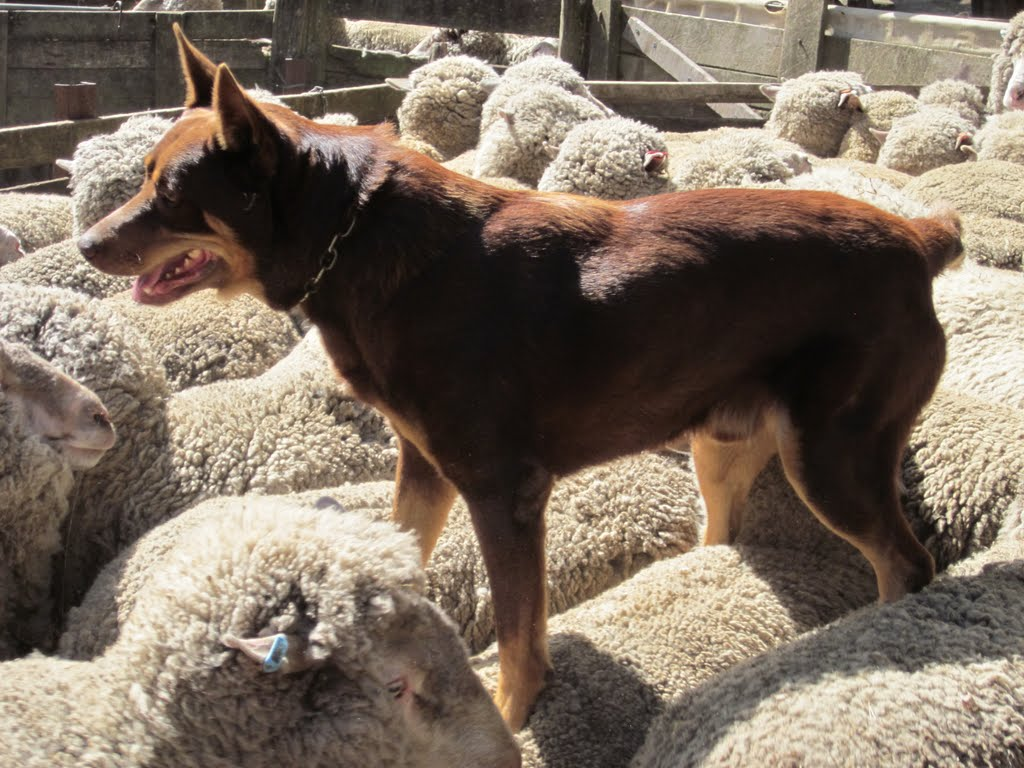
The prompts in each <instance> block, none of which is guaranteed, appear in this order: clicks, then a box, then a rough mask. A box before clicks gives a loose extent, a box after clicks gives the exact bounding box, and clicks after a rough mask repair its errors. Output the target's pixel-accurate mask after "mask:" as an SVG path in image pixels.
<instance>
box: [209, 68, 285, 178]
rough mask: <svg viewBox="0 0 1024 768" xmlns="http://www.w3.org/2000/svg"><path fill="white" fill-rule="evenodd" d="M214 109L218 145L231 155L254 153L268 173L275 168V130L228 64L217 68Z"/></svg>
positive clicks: (214, 86)
mask: <svg viewBox="0 0 1024 768" xmlns="http://www.w3.org/2000/svg"><path fill="white" fill-rule="evenodd" d="M213 109H214V111H215V112H216V113H217V117H218V119H219V122H220V125H219V127H218V130H217V142H218V143H219V144H220V146H221V148H223V149H226V150H230V151H238V152H240V151H243V150H247V149H252V150H255V152H256V155H257V161H258V163H259V166H260V167H261V168H262V169H263V170H264V171H265V172H266V173H269V172H270V171H271V170H272V169H273V168H274V166H276V165H277V146H276V143H275V141H276V139H275V134H276V129H275V128H274V126H273V124H272V123H271V122H270V121H269V120H268V119H267V118H266V116H265V115H264V114H263V112H262V110H261V109H260V108H259V105H257V104H256V103H255V102H253V100H252V99H250V98H249V97H248V96H247V95H246V93H245V91H244V90H243V89H242V86H240V85H239V84H238V81H237V80H235V76H234V75H233V74H231V70H230V69H228V65H227V64H221V65H220V66H219V67H218V68H217V79H216V81H215V82H214V85H213Z"/></svg>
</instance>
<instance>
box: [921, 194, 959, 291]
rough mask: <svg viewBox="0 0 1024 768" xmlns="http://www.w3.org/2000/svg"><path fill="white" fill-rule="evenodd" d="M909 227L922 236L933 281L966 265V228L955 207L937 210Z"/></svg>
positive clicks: (925, 255)
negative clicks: (964, 228)
mask: <svg viewBox="0 0 1024 768" xmlns="http://www.w3.org/2000/svg"><path fill="white" fill-rule="evenodd" d="M910 225H911V226H912V227H913V228H914V229H915V230H916V231H917V233H918V235H920V236H921V244H922V246H923V249H922V250H923V253H924V257H925V260H926V261H927V262H928V274H929V275H931V276H932V277H933V278H934V277H938V275H939V274H940V273H941V272H942V271H943V270H945V269H955V268H956V267H959V266H960V265H961V264H962V263H963V260H964V244H963V240H962V239H961V237H962V235H963V225H962V224H961V223H960V214H958V213H957V212H956V209H954V208H953V207H952V206H941V207H938V208H936V209H934V210H933V211H932V212H931V215H930V216H928V217H926V218H920V219H910Z"/></svg>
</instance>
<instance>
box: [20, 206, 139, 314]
mask: <svg viewBox="0 0 1024 768" xmlns="http://www.w3.org/2000/svg"><path fill="white" fill-rule="evenodd" d="M70 226H71V211H70V209H69V210H68V227H69V228H70ZM77 242H78V241H77V238H73V237H72V238H68V239H65V240H61V241H59V242H56V243H53V244H51V245H47V246H44V247H42V248H39V249H38V250H35V251H32V252H30V253H29V254H28V255H27V256H25V257H24V258H21V259H18V260H17V261H14V262H11V263H10V264H6V265H4V266H0V283H21V284H23V285H39V286H50V287H54V288H67V289H70V290H72V291H76V292H78V293H82V294H85V295H86V296H93V297H96V298H103V297H106V296H114V295H115V294H118V293H121V292H123V291H127V290H128V289H129V288H131V286H132V278H130V277H120V276H118V275H108V274H106V273H105V272H100V271H99V270H98V269H96V268H95V267H93V266H92V265H91V264H89V262H87V261H86V260H85V259H83V258H82V252H81V251H80V250H78V245H77Z"/></svg>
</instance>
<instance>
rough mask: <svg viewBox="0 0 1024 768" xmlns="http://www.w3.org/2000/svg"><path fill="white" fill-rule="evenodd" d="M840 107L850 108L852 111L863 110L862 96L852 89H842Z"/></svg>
mask: <svg viewBox="0 0 1024 768" xmlns="http://www.w3.org/2000/svg"><path fill="white" fill-rule="evenodd" d="M839 108H840V109H849V110H850V111H855V110H861V109H862V107H861V103H860V96H858V95H857V93H856V92H855V91H852V90H845V91H840V92H839Z"/></svg>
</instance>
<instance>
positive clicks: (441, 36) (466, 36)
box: [409, 27, 508, 64]
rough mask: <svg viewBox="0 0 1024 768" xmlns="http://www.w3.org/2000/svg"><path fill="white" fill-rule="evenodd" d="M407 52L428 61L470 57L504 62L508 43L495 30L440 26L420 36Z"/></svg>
mask: <svg viewBox="0 0 1024 768" xmlns="http://www.w3.org/2000/svg"><path fill="white" fill-rule="evenodd" d="M409 54H410V55H411V56H424V57H426V58H427V59H429V60H430V61H435V60H438V59H441V58H443V57H455V56H471V57H472V58H474V59H477V60H479V61H485V62H488V63H491V64H504V63H505V61H506V60H507V59H508V42H507V40H506V38H505V36H504V35H501V34H499V33H497V32H481V31H478V30H474V29H453V28H451V27H441V28H438V29H435V30H433V31H432V32H431V33H430V34H428V35H427V36H426V37H424V38H423V39H422V40H421V41H420V42H419V43H417V44H416V47H415V48H413V49H412V50H411V51H410V52H409Z"/></svg>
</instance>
